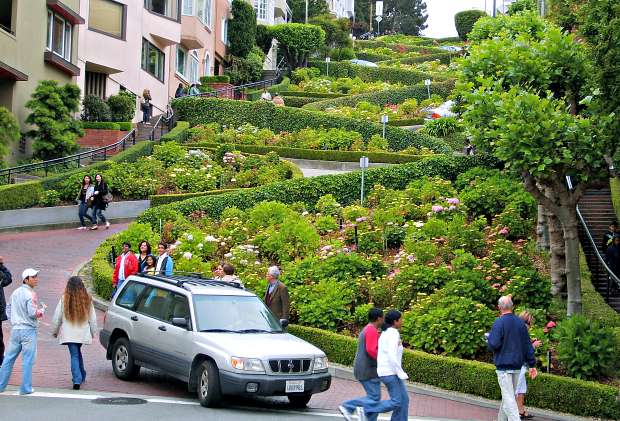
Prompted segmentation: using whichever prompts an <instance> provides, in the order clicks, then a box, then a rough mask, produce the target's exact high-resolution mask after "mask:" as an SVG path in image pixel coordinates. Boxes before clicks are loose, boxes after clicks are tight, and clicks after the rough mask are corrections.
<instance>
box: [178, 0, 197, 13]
mask: <svg viewBox="0 0 620 421" xmlns="http://www.w3.org/2000/svg"><path fill="white" fill-rule="evenodd" d="M195 4H196V3H194V0H183V7H182V8H181V14H182V15H183V16H194V14H195V13H194V11H195V10H196V7H195ZM188 5H189V6H188Z"/></svg>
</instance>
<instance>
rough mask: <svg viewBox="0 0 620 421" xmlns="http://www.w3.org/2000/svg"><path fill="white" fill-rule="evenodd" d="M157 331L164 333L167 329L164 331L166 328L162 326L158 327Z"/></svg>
mask: <svg viewBox="0 0 620 421" xmlns="http://www.w3.org/2000/svg"><path fill="white" fill-rule="evenodd" d="M157 329H159V330H161V331H163V332H165V331H166V330H168V329H166V326H163V325H162V326H159V327H158V328H157Z"/></svg>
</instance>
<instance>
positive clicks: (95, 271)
mask: <svg viewBox="0 0 620 421" xmlns="http://www.w3.org/2000/svg"><path fill="white" fill-rule="evenodd" d="M104 244H105V243H104ZM109 252H110V249H109V248H107V247H102V246H99V247H97V250H96V251H95V254H94V255H93V259H92V261H91V264H92V282H93V289H94V290H95V293H96V294H97V295H98V296H100V297H102V298H105V299H107V300H109V299H110V297H111V296H112V289H113V288H114V287H113V286H112V274H113V273H114V270H113V269H112V266H111V265H110V263H108V253H109Z"/></svg>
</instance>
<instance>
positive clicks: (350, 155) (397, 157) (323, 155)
mask: <svg viewBox="0 0 620 421" xmlns="http://www.w3.org/2000/svg"><path fill="white" fill-rule="evenodd" d="M186 146H187V147H188V148H195V147H198V148H201V147H203V148H206V149H211V150H213V149H215V148H217V147H218V146H219V144H217V143H207V142H201V143H196V144H188V145H186ZM233 146H234V148H235V149H236V150H238V151H240V152H245V153H253V154H259V155H264V154H267V153H269V152H275V153H277V154H278V155H279V156H280V157H282V158H293V159H311V160H319V161H339V162H358V161H359V159H360V158H361V157H362V156H367V157H368V159H369V160H370V162H381V163H385V164H404V163H407V162H416V161H420V160H422V159H425V158H429V157H431V156H432V155H407V154H398V153H392V152H368V151H325V150H322V149H301V148H285V147H281V146H261V145H240V144H235V145H233Z"/></svg>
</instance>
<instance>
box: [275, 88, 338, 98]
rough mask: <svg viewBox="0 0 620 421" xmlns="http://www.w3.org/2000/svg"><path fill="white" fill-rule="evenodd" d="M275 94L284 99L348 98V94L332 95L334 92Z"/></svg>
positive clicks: (280, 92) (283, 92) (282, 92)
mask: <svg viewBox="0 0 620 421" xmlns="http://www.w3.org/2000/svg"><path fill="white" fill-rule="evenodd" d="M269 91H270V92H271V89H269ZM273 92H277V93H278V95H280V96H283V97H285V98H286V97H289V96H296V97H300V98H320V99H325V98H330V99H331V98H342V97H344V96H347V94H340V93H332V92H305V91H278V90H274V91H273Z"/></svg>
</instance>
